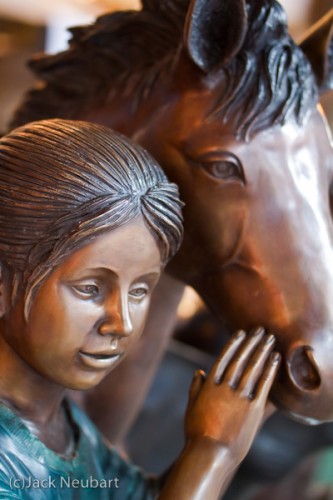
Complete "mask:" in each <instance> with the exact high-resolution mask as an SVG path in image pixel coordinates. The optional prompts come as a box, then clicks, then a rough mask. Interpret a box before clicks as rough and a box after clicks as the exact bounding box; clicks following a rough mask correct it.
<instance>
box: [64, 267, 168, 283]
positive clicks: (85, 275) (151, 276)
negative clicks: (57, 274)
mask: <svg viewBox="0 0 333 500" xmlns="http://www.w3.org/2000/svg"><path fill="white" fill-rule="evenodd" d="M73 274H74V276H73V277H70V276H68V277H66V276H65V279H68V280H69V281H71V280H73V281H75V280H79V279H89V278H95V277H96V276H97V277H101V278H103V277H105V276H113V277H116V276H118V273H117V272H116V271H113V270H112V269H109V268H107V267H94V268H89V269H85V270H84V271H83V272H79V273H78V274H77V276H75V272H74V273H73ZM160 275H161V270H160V269H156V270H153V271H149V272H148V273H146V274H142V275H140V276H138V277H136V278H135V279H134V280H133V281H140V280H148V281H151V282H153V281H154V280H157V279H158V278H159V277H160Z"/></svg>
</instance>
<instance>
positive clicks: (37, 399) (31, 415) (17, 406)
mask: <svg viewBox="0 0 333 500" xmlns="http://www.w3.org/2000/svg"><path fill="white" fill-rule="evenodd" d="M64 394H65V389H64V388H63V387H61V386H59V385H57V384H55V383H54V382H51V381H49V380H48V379H46V378H45V377H43V376H42V375H40V374H39V373H37V372H36V371H35V370H33V369H32V368H31V367H30V366H29V365H28V364H27V363H26V362H25V361H24V360H23V359H22V358H21V357H20V356H19V355H18V354H17V353H16V352H15V351H14V350H13V349H12V348H11V346H10V345H8V343H7V342H6V341H5V340H4V339H3V337H2V336H1V335H0V400H1V401H3V402H4V403H5V404H6V405H7V406H8V407H10V408H11V409H12V410H13V411H15V413H17V414H18V415H19V416H20V417H21V418H22V419H24V420H26V421H29V422H31V423H32V424H33V425H35V426H37V427H39V426H45V425H47V423H48V422H51V421H53V420H54V418H56V416H57V414H58V413H59V408H60V405H61V402H62V400H63V398H64Z"/></svg>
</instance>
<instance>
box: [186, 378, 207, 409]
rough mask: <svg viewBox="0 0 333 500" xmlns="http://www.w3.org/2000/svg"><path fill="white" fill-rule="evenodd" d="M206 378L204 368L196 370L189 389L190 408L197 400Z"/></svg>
mask: <svg viewBox="0 0 333 500" xmlns="http://www.w3.org/2000/svg"><path fill="white" fill-rule="evenodd" d="M205 380H206V374H205V372H204V371H203V370H196V372H195V373H194V376H193V380H192V384H191V387H190V391H189V401H188V408H190V407H191V406H192V405H193V404H194V402H195V401H196V399H197V397H198V395H199V392H200V390H201V388H202V386H203V384H204V382H205Z"/></svg>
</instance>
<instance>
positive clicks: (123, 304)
mask: <svg viewBox="0 0 333 500" xmlns="http://www.w3.org/2000/svg"><path fill="white" fill-rule="evenodd" d="M98 332H99V333H100V334H101V335H119V336H129V335H131V333H132V332H133V325H132V321H131V317H130V314H129V308H128V299H127V294H126V297H125V298H122V297H120V294H112V296H110V297H109V298H108V300H107V303H106V304H105V307H104V318H103V319H102V321H101V323H100V325H99V328H98Z"/></svg>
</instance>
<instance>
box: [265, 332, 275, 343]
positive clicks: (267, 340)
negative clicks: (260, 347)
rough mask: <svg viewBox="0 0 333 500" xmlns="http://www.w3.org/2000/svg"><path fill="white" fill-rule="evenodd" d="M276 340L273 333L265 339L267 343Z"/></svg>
mask: <svg viewBox="0 0 333 500" xmlns="http://www.w3.org/2000/svg"><path fill="white" fill-rule="evenodd" d="M274 341H275V335H273V334H272V333H271V334H270V335H268V337H267V338H266V339H265V342H266V344H270V343H272V342H274Z"/></svg>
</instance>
